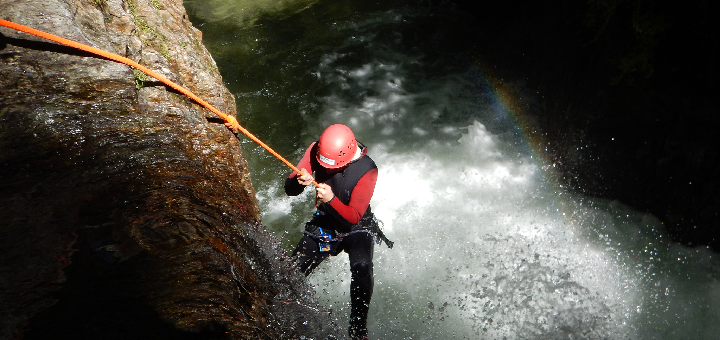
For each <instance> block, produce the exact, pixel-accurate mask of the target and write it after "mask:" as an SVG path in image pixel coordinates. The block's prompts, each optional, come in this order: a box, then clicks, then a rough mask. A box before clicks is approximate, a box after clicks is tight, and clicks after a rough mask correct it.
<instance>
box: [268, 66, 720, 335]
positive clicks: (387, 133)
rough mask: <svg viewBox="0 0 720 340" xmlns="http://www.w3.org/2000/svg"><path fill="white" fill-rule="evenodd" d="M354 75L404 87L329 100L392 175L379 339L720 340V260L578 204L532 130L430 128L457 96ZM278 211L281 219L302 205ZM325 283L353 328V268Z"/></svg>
mask: <svg viewBox="0 0 720 340" xmlns="http://www.w3.org/2000/svg"><path fill="white" fill-rule="evenodd" d="M327 67H328V69H327V70H326V71H327V72H332V70H331V67H332V66H331V63H328V64H327ZM368 69H374V70H375V71H374V72H367V70H368ZM321 70H322V68H321ZM336 72H338V71H337V70H336ZM341 72H344V73H345V74H348V75H352V76H353V77H356V78H358V77H361V78H363V79H364V78H371V77H372V78H375V79H393V81H374V82H371V81H369V80H367V79H365V80H364V81H358V79H356V81H355V83H356V84H365V85H363V86H372V87H373V89H374V93H375V94H376V95H375V96H372V97H367V98H366V99H365V100H364V101H363V102H360V103H355V104H351V103H349V102H347V101H345V100H344V99H343V97H342V96H341V95H336V96H335V95H331V96H328V97H327V98H326V99H325V100H326V111H325V114H324V116H323V117H321V119H319V121H321V122H328V124H329V123H334V122H344V123H346V124H348V125H350V126H351V127H352V128H353V130H354V131H355V132H356V135H357V136H358V138H359V139H360V140H361V141H366V144H368V146H369V148H370V155H371V157H373V159H374V160H375V161H376V163H377V164H378V165H379V171H380V172H379V177H378V184H377V187H376V191H375V194H374V197H373V201H372V206H373V211H374V212H375V213H376V215H377V216H378V217H379V218H380V219H381V220H383V221H384V224H385V231H386V235H387V236H388V237H389V238H390V239H391V240H393V241H394V242H395V248H393V249H387V248H385V247H384V246H379V247H377V248H376V253H375V278H376V286H375V294H374V296H373V302H372V307H371V313H370V319H369V328H370V335H371V337H373V338H383V339H388V338H392V339H440V338H447V337H448V336H449V335H451V336H452V338H465V339H498V338H509V339H515V338H534V339H558V338H583V339H605V338H612V339H621V338H622V339H681V338H685V337H686V336H687V335H688V334H696V335H698V337H697V338H701V339H703V338H709V336H710V335H711V334H713V333H712V332H715V331H718V326H717V325H716V324H715V323H713V322H711V321H710V320H712V319H713V318H716V317H717V316H719V315H720V314H719V312H718V311H717V307H713V306H714V305H713V304H712V302H715V303H717V302H718V295H719V293H718V292H720V285H719V284H718V268H719V267H718V263H717V260H716V259H714V258H713V256H712V254H710V253H709V252H707V251H705V250H702V249H696V250H690V249H685V248H683V247H681V246H678V245H672V246H671V245H669V244H668V242H667V241H666V240H665V239H664V236H663V234H662V229H663V227H662V224H661V222H660V221H658V220H657V219H655V218H654V217H653V216H650V215H647V214H642V213H639V212H636V211H633V210H632V209H631V208H629V207H627V206H624V205H623V204H621V203H620V202H608V201H603V200H597V199H592V198H587V197H579V196H574V195H573V194H571V193H569V192H566V191H565V190H563V188H562V187H561V186H559V185H556V184H555V183H553V182H552V181H551V180H549V178H552V177H553V176H546V175H547V173H548V172H551V171H553V167H552V166H546V165H543V164H541V163H539V160H538V159H537V158H536V157H534V156H533V154H532V153H531V152H529V151H528V150H529V148H528V147H527V145H525V144H523V143H524V142H523V140H522V138H518V137H517V135H514V134H513V132H514V131H517V130H516V129H512V128H505V129H500V130H503V131H509V132H505V133H504V134H502V135H493V134H492V133H490V132H489V131H488V129H487V128H486V126H485V125H484V124H483V123H482V122H480V121H474V122H473V123H472V124H471V125H469V126H465V127H462V126H452V125H450V124H448V125H445V126H442V127H438V126H436V123H435V121H434V120H432V119H428V118H427V115H430V116H432V108H431V107H433V106H435V107H436V106H438V105H443V104H442V103H443V101H444V99H443V97H442V95H438V93H440V94H442V93H451V92H452V91H443V90H444V89H445V90H447V88H454V87H458V86H459V85H458V84H457V83H455V82H452V81H451V82H448V81H447V79H443V80H440V81H428V83H427V84H426V86H427V87H428V88H430V89H434V90H433V91H432V94H431V93H430V92H427V93H422V92H421V93H409V92H407V91H406V90H405V89H404V88H403V87H402V86H399V85H398V84H402V82H403V79H402V77H401V76H399V75H398V74H399V70H398V68H396V67H392V66H389V65H385V66H384V67H383V68H378V67H370V66H367V65H364V66H362V67H361V68H360V70H359V71H357V72H353V71H352V70H341ZM336 79H338V78H336ZM329 81H330V82H332V81H335V80H329ZM338 88H339V89H342V86H338ZM360 88H362V86H360ZM355 90H357V88H356V89H355ZM435 90H437V91H435ZM428 91H430V90H428ZM430 96H434V97H433V98H434V100H433V101H432V103H431V104H428V105H427V106H423V105H421V104H419V103H420V102H422V100H420V99H419V98H427V97H430ZM455 105H460V104H457V103H455ZM499 109H500V110H501V109H502V108H498V107H497V106H495V107H488V108H486V109H485V110H493V111H494V112H495V113H493V114H488V113H478V114H477V116H478V117H486V119H487V117H493V116H495V115H496V114H497V112H496V111H497V110H499ZM507 121H509V120H507ZM496 122H497V120H494V121H493V122H492V123H496ZM496 125H497V124H496ZM383 126H384V128H383ZM316 128H317V129H318V130H319V131H321V129H322V128H323V125H318V126H317V127H316ZM508 135H509V136H508ZM453 136H455V138H453ZM271 191H275V192H278V191H277V188H273V189H269V190H268V191H267V192H268V193H269V192H271ZM262 195H266V197H265V198H264V199H262V200H261V201H262V202H263V205H264V206H266V207H271V206H276V205H277V206H282V205H286V204H288V202H287V198H284V197H277V198H272V194H267V193H262ZM308 199H309V197H308V196H306V198H305V200H306V201H307V200H308ZM302 202H303V199H302V198H301V199H297V198H295V199H293V202H292V204H295V206H294V208H293V211H294V214H299V215H297V216H302V215H303V214H304V215H305V216H308V215H309V212H302V211H301V210H302V208H300V210H297V209H298V207H301V206H302V204H303V203H302ZM307 206H308V205H307V204H305V208H304V209H305V210H308V208H307ZM268 212H269V214H271V213H270V210H268ZM269 214H266V216H268V215H269ZM300 224H301V223H300ZM298 228H300V226H299V227H298ZM681 259H682V260H681ZM698 260H699V262H700V263H697V261H698ZM658 267H661V268H662V269H658ZM686 276H687V277H686ZM690 277H692V278H690ZM310 280H311V282H312V283H313V284H314V285H315V287H316V291H317V293H318V297H319V299H320V300H321V301H322V302H323V303H324V304H326V305H327V306H329V307H330V308H332V309H333V311H334V313H335V314H336V315H337V321H338V323H339V324H341V325H346V322H347V321H346V320H347V317H348V313H349V283H350V274H349V270H348V262H347V257H346V256H342V255H341V256H338V257H335V258H331V259H330V260H328V261H326V262H325V263H324V264H323V265H322V266H320V267H319V268H318V269H317V270H316V272H315V273H314V274H313V275H311V276H310ZM680 287H682V288H680ZM691 287H702V290H701V291H696V290H694V289H693V288H691Z"/></svg>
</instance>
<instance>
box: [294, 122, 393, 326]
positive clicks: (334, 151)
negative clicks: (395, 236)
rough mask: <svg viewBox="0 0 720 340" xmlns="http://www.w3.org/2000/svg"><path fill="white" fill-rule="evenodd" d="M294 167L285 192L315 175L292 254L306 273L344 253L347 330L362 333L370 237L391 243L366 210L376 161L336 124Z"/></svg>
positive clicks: (369, 278)
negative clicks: (311, 209)
mask: <svg viewBox="0 0 720 340" xmlns="http://www.w3.org/2000/svg"><path fill="white" fill-rule="evenodd" d="M297 168H298V169H299V170H300V172H301V173H300V174H298V173H297V172H293V173H292V174H290V176H289V177H288V178H287V179H286V180H285V193H286V194H288V195H290V196H297V195H299V194H300V193H302V192H303V190H304V189H305V187H306V186H308V185H310V184H312V183H313V181H314V180H316V181H317V183H318V186H317V187H316V199H317V202H318V205H317V211H316V212H315V214H314V216H313V218H312V220H311V221H310V222H308V223H307V224H306V225H305V235H304V236H303V238H302V239H301V240H300V242H299V243H298V245H297V248H295V251H294V252H293V256H297V258H298V268H300V270H302V271H303V273H305V276H307V275H310V273H311V272H312V271H313V269H315V268H316V267H317V266H318V265H319V264H320V263H321V262H322V261H323V260H325V259H326V258H328V257H329V256H331V255H332V256H335V255H338V254H339V253H340V252H342V251H345V252H346V253H348V256H349V258H350V270H351V273H352V281H351V283H350V299H351V311H350V329H349V333H350V337H351V338H352V339H367V314H368V310H369V308H370V298H371V297H372V292H373V262H372V257H373V247H374V245H373V241H374V237H377V238H378V239H382V240H384V241H385V242H386V244H387V245H388V247H392V242H390V241H388V240H387V239H386V238H385V236H384V235H383V234H382V231H381V230H380V228H379V226H378V222H377V220H376V219H375V216H374V215H373V213H372V212H371V210H370V199H371V198H372V195H373V192H374V191H375V183H376V181H377V175H378V170H377V166H376V165H375V162H373V160H372V159H371V158H370V157H368V156H367V148H366V147H365V146H364V145H362V144H360V143H358V142H357V140H355V135H354V134H353V132H352V131H351V130H350V128H348V127H347V126H345V125H342V124H335V125H331V126H329V127H328V128H327V129H325V131H324V132H323V133H322V135H321V136H320V139H319V140H318V141H317V142H314V143H312V144H311V145H310V147H308V149H307V150H306V151H305V155H304V156H303V158H302V160H300V163H299V164H298V166H297ZM313 173H314V174H315V178H313V176H312V174H313Z"/></svg>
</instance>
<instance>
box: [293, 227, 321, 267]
mask: <svg viewBox="0 0 720 340" xmlns="http://www.w3.org/2000/svg"><path fill="white" fill-rule="evenodd" d="M295 256H297V267H298V268H299V269H300V270H301V271H302V272H303V273H304V274H305V276H308V275H310V273H312V271H313V270H314V269H315V268H316V267H317V266H318V265H320V263H321V262H322V261H323V260H325V259H326V258H327V257H328V254H327V253H321V252H320V248H319V247H318V242H317V241H316V240H315V239H314V238H312V237H310V236H307V235H305V236H303V238H302V239H300V242H298V245H297V247H295V250H294V251H293V257H295Z"/></svg>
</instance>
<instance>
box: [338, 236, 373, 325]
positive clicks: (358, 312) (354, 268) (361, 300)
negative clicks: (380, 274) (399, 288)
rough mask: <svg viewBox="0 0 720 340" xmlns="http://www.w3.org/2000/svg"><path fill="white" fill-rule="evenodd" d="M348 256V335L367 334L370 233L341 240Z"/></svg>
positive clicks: (370, 263)
mask: <svg viewBox="0 0 720 340" xmlns="http://www.w3.org/2000/svg"><path fill="white" fill-rule="evenodd" d="M342 242H343V243H345V244H344V246H345V251H347V253H348V255H349V257H350V270H351V272H352V281H351V282H350V299H351V300H350V301H351V310H350V330H349V333H350V337H351V338H361V337H366V336H367V315H368V310H369V309H370V298H371V297H372V293H373V285H374V283H373V262H372V258H373V247H374V246H375V243H374V240H373V237H372V235H370V234H369V233H357V234H353V235H350V236H348V237H346V238H345V239H344V240H343V241H342Z"/></svg>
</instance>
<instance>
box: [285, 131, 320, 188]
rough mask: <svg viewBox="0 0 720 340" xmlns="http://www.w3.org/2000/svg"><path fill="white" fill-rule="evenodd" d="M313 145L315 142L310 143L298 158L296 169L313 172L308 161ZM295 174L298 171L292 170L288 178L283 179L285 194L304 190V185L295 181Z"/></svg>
mask: <svg viewBox="0 0 720 340" xmlns="http://www.w3.org/2000/svg"><path fill="white" fill-rule="evenodd" d="M314 146H315V143H312V144H310V147H308V148H307V150H305V155H303V158H302V159H301V160H300V163H298V164H297V168H298V169H306V170H307V171H310V172H311V173H312V172H313V169H312V163H311V162H310V154H311V151H312V149H313V147H314ZM297 175H298V173H297V172H295V171H293V172H292V173H291V174H290V176H288V178H286V179H285V194H286V195H288V196H297V195H300V194H302V192H303V191H304V190H305V186H304V185H302V184H300V183H298V181H297Z"/></svg>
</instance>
